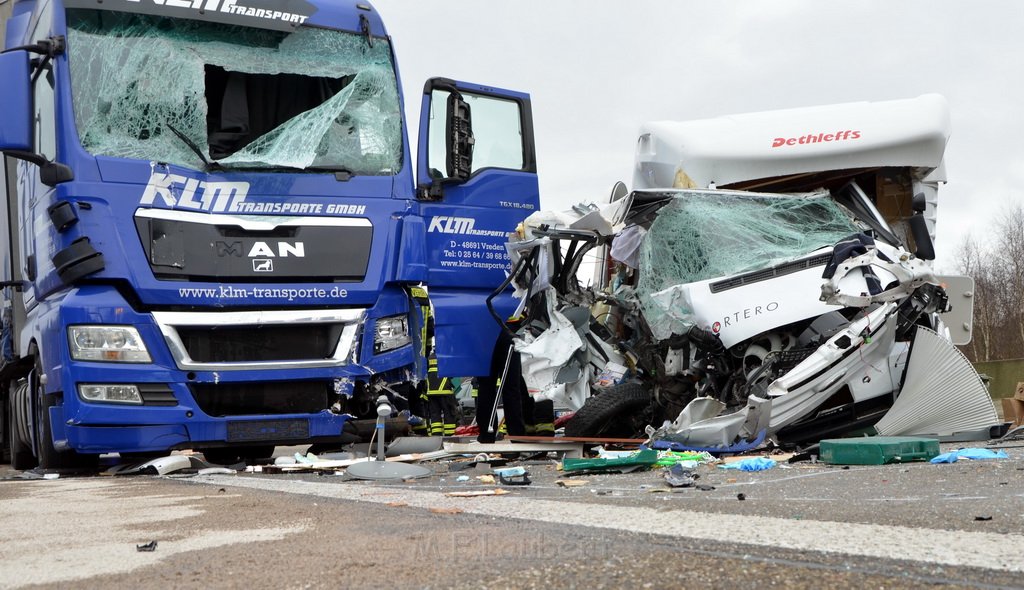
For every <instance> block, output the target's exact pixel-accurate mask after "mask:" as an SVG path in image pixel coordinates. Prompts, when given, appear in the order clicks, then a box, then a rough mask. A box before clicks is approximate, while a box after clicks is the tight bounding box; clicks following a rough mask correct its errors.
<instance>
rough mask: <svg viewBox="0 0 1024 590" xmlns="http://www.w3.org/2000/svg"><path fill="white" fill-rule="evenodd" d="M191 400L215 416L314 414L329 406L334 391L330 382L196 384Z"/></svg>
mask: <svg viewBox="0 0 1024 590" xmlns="http://www.w3.org/2000/svg"><path fill="white" fill-rule="evenodd" d="M189 389H190V390H191V392H192V397H193V398H194V399H195V400H196V404H198V405H199V409H201V410H202V411H203V412H204V413H205V414H206V415H208V416H214V417H223V416H248V415H255V414H260V415H274V414H315V413H317V412H320V411H322V410H325V409H327V408H328V407H330V398H331V395H332V394H333V392H334V389H333V384H332V383H331V382H327V381H277V382H274V381H272V382H253V383H250V382H246V383H193V384H191V385H189Z"/></svg>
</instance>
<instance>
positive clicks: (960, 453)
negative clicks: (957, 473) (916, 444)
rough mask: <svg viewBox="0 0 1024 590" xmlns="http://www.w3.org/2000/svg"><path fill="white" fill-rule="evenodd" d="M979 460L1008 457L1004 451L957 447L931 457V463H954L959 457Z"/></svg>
mask: <svg viewBox="0 0 1024 590" xmlns="http://www.w3.org/2000/svg"><path fill="white" fill-rule="evenodd" d="M961 457H962V458H964V459H971V460H974V461H981V460H985V459H1009V458H1010V456H1009V455H1007V454H1006V451H993V450H991V449H980V448H966V449H957V450H955V451H952V452H949V453H943V454H941V455H938V456H936V457H933V458H932V460H931V462H932V463H956V462H957V460H958V459H960V458H961Z"/></svg>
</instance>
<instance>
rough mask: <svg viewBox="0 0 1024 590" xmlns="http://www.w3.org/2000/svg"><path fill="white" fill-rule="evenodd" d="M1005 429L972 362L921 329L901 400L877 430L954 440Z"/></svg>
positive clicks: (881, 433) (909, 364) (886, 434)
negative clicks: (972, 433) (965, 434)
mask: <svg viewBox="0 0 1024 590" xmlns="http://www.w3.org/2000/svg"><path fill="white" fill-rule="evenodd" d="M998 423H999V416H998V415H997V414H996V409H995V406H994V405H993V403H992V397H991V396H990V395H989V393H988V389H986V388H985V384H984V383H983V382H982V380H981V377H979V376H978V373H977V371H975V369H974V367H973V366H972V365H971V363H970V361H968V360H967V357H965V356H964V355H963V353H961V352H960V351H959V350H957V349H956V347H954V346H953V344H952V343H950V342H949V341H948V340H946V339H945V338H943V337H941V336H939V335H938V334H937V333H936V332H935V331H933V330H929V329H928V328H925V327H923V326H918V327H917V331H916V333H915V334H914V343H913V345H912V346H911V350H910V360H909V361H908V362H907V377H906V380H905V381H904V383H903V388H902V390H900V392H899V396H898V397H897V398H896V401H895V402H894V403H893V405H892V408H891V409H890V410H889V412H888V413H886V414H885V416H883V417H882V419H881V420H879V421H878V423H877V424H875V430H876V431H877V432H878V434H880V435H883V436H897V435H929V436H943V437H949V436H954V435H956V434H957V433H962V432H967V431H971V430H978V429H987V428H990V427H992V426H995V425H996V424H998Z"/></svg>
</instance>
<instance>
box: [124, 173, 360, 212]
mask: <svg viewBox="0 0 1024 590" xmlns="http://www.w3.org/2000/svg"><path fill="white" fill-rule="evenodd" d="M248 194H249V183H248V182H210V181H200V180H196V179H195V178H188V177H185V176H181V175H179V174H166V173H159V172H154V173H153V175H152V176H150V177H149V184H147V185H146V190H145V191H144V192H143V193H142V198H141V199H139V204H140V205H142V206H144V207H153V206H164V207H170V208H173V209H188V210H192V211H205V212H208V213H290V214H293V215H364V214H365V213H366V205H346V204H342V203H329V204H324V203H301V202H284V203H282V202H265V203H263V202H252V201H246V197H247V196H248Z"/></svg>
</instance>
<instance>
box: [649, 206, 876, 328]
mask: <svg viewBox="0 0 1024 590" xmlns="http://www.w3.org/2000/svg"><path fill="white" fill-rule="evenodd" d="M672 194H674V195H675V198H674V199H673V200H672V202H671V203H669V204H667V205H665V206H664V207H662V208H661V209H660V210H659V211H658V216H657V218H656V219H655V220H654V222H653V223H652V224H651V227H650V229H649V231H648V233H647V236H646V237H645V238H644V242H643V246H642V247H641V251H640V263H639V264H640V282H639V284H638V286H637V293H638V294H639V296H640V301H641V303H642V304H643V306H644V313H645V315H646V319H647V322H648V324H649V325H651V326H652V327H653V326H657V325H668V324H675V322H672V321H670V320H672V319H675V320H683V321H684V323H685V320H686V318H687V317H688V316H690V315H691V314H692V310H688V309H670V310H669V309H665V308H664V307H663V305H664V304H661V305H659V304H658V302H657V301H656V299H655V298H653V297H652V296H653V295H654V294H655V293H658V292H660V291H663V290H665V289H667V288H670V287H673V286H676V285H683V284H687V283H694V282H698V281H704V280H708V279H713V278H717V277H725V276H729V275H733V274H737V273H741V272H745V271H751V270H757V269H762V268H767V267H770V266H774V265H777V264H780V263H782V262H786V261H788V260H792V259H794V258H797V257H800V256H802V255H805V254H809V253H811V252H813V251H814V250H817V249H819V248H822V247H825V246H831V245H832V244H834V243H836V242H837V241H839V240H841V239H842V238H844V237H846V236H848V235H850V234H851V233H855V232H857V231H858V229H857V227H856V225H855V224H854V222H853V221H852V220H851V218H850V216H849V215H848V214H847V213H845V212H844V211H843V209H842V208H841V207H840V206H839V205H838V204H836V203H835V202H834V201H833V200H832V199H831V198H830V197H829V196H828V193H814V194H807V195H770V194H759V193H741V192H733V191H714V192H710V191H678V192H675V193H672ZM677 303H678V302H677ZM656 336H658V334H656ZM663 336H667V334H664V335H663Z"/></svg>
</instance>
